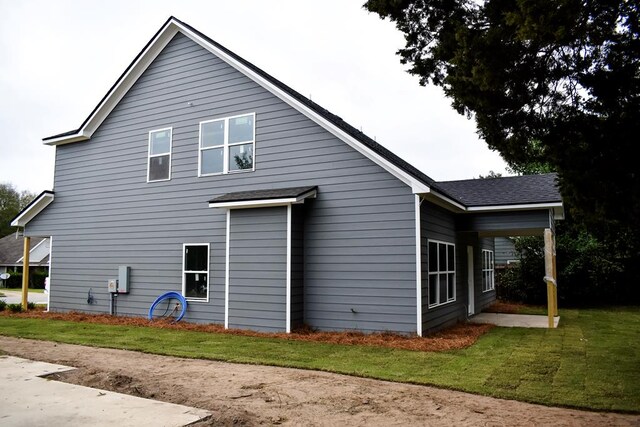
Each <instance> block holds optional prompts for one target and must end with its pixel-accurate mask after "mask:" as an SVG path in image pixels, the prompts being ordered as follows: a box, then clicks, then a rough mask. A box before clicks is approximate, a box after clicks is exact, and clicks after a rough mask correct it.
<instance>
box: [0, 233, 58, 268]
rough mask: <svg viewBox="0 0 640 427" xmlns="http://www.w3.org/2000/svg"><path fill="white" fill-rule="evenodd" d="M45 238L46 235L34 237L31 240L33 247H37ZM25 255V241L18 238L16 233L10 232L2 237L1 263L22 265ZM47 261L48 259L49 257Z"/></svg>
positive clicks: (0, 246) (0, 247)
mask: <svg viewBox="0 0 640 427" xmlns="http://www.w3.org/2000/svg"><path fill="white" fill-rule="evenodd" d="M43 240H45V238H44V237H40V238H35V237H34V238H33V239H32V241H31V248H32V249H33V248H35V247H36V246H37V245H39V244H40V243H41V242H42V241H43ZM23 255H24V242H23V240H22V239H18V238H16V235H15V234H9V235H8V236H4V237H3V238H1V239H0V265H21V264H22V261H21V259H22V256H23ZM18 261H20V262H18ZM46 261H48V257H47V259H46Z"/></svg>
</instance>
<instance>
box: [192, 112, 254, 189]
mask: <svg viewBox="0 0 640 427" xmlns="http://www.w3.org/2000/svg"><path fill="white" fill-rule="evenodd" d="M245 116H251V117H252V118H253V135H252V140H251V141H243V142H234V143H232V144H229V120H231V119H236V118H238V117H245ZM219 121H224V141H223V143H222V145H215V146H213V147H204V148H203V147H202V125H203V124H206V123H212V122H219ZM198 129H199V130H198V176H199V177H200V176H215V175H225V174H229V173H243V172H254V171H255V170H256V113H255V112H254V113H244V114H236V115H235V116H229V117H219V118H217V119H211V120H204V121H202V122H200V124H199V127H198ZM246 144H252V146H253V162H252V164H251V169H240V170H236V171H230V170H229V149H230V147H234V146H236V145H246ZM220 147H222V163H223V164H222V172H214V173H202V153H203V151H207V150H211V149H219V148H220Z"/></svg>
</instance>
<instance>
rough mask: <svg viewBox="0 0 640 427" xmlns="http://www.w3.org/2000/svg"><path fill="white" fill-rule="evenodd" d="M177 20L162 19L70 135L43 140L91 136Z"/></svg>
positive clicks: (171, 32) (172, 33) (64, 140)
mask: <svg viewBox="0 0 640 427" xmlns="http://www.w3.org/2000/svg"><path fill="white" fill-rule="evenodd" d="M178 22H179V21H177V20H176V19H175V18H174V17H171V18H169V19H168V20H167V22H165V24H164V25H163V26H162V27H161V28H160V30H158V32H157V33H156V34H155V35H154V37H153V38H152V39H151V40H150V41H149V42H148V43H147V45H146V46H145V47H144V48H143V50H142V51H141V52H140V53H139V54H138V56H136V58H135V59H134V60H133V62H132V63H131V64H130V65H129V67H127V69H126V70H125V72H124V73H123V74H122V75H121V76H120V77H119V78H118V80H117V81H116V83H114V85H113V86H112V87H111V89H109V91H108V92H107V94H106V95H105V96H104V97H103V98H102V100H101V101H100V103H99V104H98V105H97V106H96V107H95V108H94V110H93V111H92V112H91V114H90V115H89V117H87V119H86V120H85V121H84V122H83V123H82V125H81V126H80V128H79V129H78V130H77V131H75V132H73V133H71V132H70V135H64V136H59V137H56V136H55V135H54V136H53V137H47V138H43V142H44V144H45V145H63V144H70V143H73V142H80V141H86V140H88V139H90V138H91V136H93V133H94V132H95V131H96V130H97V129H98V127H99V126H100V125H101V124H102V122H103V121H104V120H105V119H106V118H107V116H108V115H109V114H110V113H111V111H112V110H113V109H114V108H115V107H116V105H118V103H119V102H120V100H122V98H123V97H124V95H125V94H126V93H127V92H128V91H129V89H131V87H132V86H133V84H134V83H135V82H136V81H137V80H138V78H139V77H140V76H141V75H142V73H143V72H144V70H146V69H147V67H148V66H149V65H150V64H151V63H152V62H153V60H154V59H155V58H156V57H157V56H158V54H159V53H160V52H161V51H162V49H164V48H165V46H166V45H167V44H168V43H169V41H171V39H172V38H173V36H175V35H176V33H177V32H178V29H179V27H178V25H177V23H178Z"/></svg>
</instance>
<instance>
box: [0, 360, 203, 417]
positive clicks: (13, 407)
mask: <svg viewBox="0 0 640 427" xmlns="http://www.w3.org/2000/svg"><path fill="white" fill-rule="evenodd" d="M105 362H106V361H105ZM70 369H74V368H70V367H67V366H63V365H55V364H52V363H45V362H36V361H33V360H27V359H21V358H18V357H12V356H0V420H2V423H1V424H2V425H6V426H25V427H26V426H45V425H46V426H50V427H58V426H60V427H62V426H64V427H69V426H95V427H111V426H113V427H121V426H140V427H144V426H150V427H151V426H167V427H168V426H184V425H187V424H191V423H194V422H196V421H198V420H201V419H202V418H205V417H208V416H209V415H211V413H210V412H208V411H205V410H203V409H197V408H192V407H189V406H183V405H176V404H173V403H166V402H159V401H157V400H151V399H143V398H140V397H135V396H129V395H126V394H120V393H114V392H110V391H104V390H98V389H95V388H90V387H83V386H79V385H74V384H66V383H63V382H59V381H54V380H48V379H46V378H42V376H44V375H47V374H51V373H57V372H64V371H67V370H70Z"/></svg>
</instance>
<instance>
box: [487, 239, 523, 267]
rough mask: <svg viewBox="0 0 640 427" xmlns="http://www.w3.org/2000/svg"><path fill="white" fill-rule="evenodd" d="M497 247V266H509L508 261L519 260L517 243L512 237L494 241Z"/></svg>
mask: <svg viewBox="0 0 640 427" xmlns="http://www.w3.org/2000/svg"><path fill="white" fill-rule="evenodd" d="M493 241H494V242H493V243H494V245H495V249H496V252H495V257H496V266H503V265H507V262H508V261H511V260H517V259H518V254H517V253H516V248H515V243H514V241H513V240H512V238H510V237H496V238H494V239H493Z"/></svg>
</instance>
